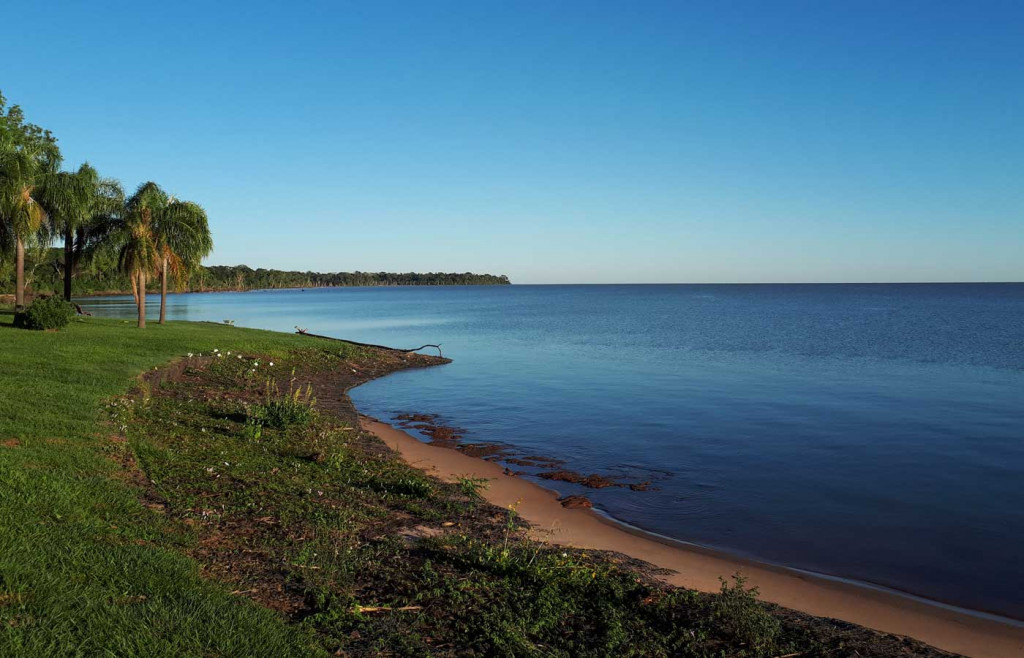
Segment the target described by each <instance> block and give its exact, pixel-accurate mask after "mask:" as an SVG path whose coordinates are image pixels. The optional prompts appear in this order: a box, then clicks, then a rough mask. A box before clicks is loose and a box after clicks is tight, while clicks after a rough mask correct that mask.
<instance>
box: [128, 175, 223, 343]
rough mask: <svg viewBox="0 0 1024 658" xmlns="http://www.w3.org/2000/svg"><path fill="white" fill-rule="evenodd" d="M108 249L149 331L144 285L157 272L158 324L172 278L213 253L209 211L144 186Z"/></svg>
mask: <svg viewBox="0 0 1024 658" xmlns="http://www.w3.org/2000/svg"><path fill="white" fill-rule="evenodd" d="M110 228H111V230H110V233H109V244H110V246H112V247H113V248H114V249H115V251H116V253H117V261H118V267H119V268H120V269H121V271H122V272H124V273H125V274H127V275H128V277H129V279H130V280H131V282H132V290H133V292H134V293H135V296H136V304H137V305H138V309H139V327H140V328H145V326H146V281H147V279H148V278H149V277H150V276H151V275H152V274H154V273H156V272H159V274H160V278H161V286H160V287H161V301H160V321H161V322H163V321H164V319H165V315H166V311H165V309H166V293H167V279H168V276H175V277H179V278H180V277H181V276H182V275H184V274H185V273H186V272H189V271H191V270H192V269H194V268H195V267H198V265H199V262H200V261H201V260H202V258H203V257H204V256H206V255H207V254H208V253H210V250H211V249H212V248H213V240H212V238H211V237H210V229H209V226H208V225H207V219H206V212H205V211H204V210H203V209H202V208H201V207H200V206H199V205H198V204H195V203H192V202H189V201H177V200H175V199H173V198H172V197H169V196H168V195H167V193H166V192H164V191H163V190H162V189H160V186H159V185H157V184H156V183H153V182H149V183H143V184H142V185H140V186H139V189H138V190H136V191H135V194H133V195H132V196H130V197H129V198H128V199H127V200H126V201H125V203H124V209H123V211H122V212H121V213H120V216H119V217H117V218H115V219H114V220H113V221H112V222H111V223H110Z"/></svg>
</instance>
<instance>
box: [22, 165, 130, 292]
mask: <svg viewBox="0 0 1024 658" xmlns="http://www.w3.org/2000/svg"><path fill="white" fill-rule="evenodd" d="M35 196H36V200H37V201H38V202H39V204H40V205H41V206H42V207H43V208H44V209H45V210H46V212H47V214H48V215H49V217H50V227H51V229H52V230H53V232H54V233H55V234H57V235H62V236H63V237H64V299H66V300H67V301H71V277H72V276H74V272H75V269H76V268H77V267H78V264H79V262H80V261H81V258H82V256H83V254H84V253H85V252H86V249H87V247H89V246H90V243H91V242H93V241H94V240H95V238H96V237H97V236H98V234H99V233H101V232H102V230H103V228H104V226H105V225H106V224H108V223H109V221H110V219H111V218H112V217H113V216H114V214H115V213H116V212H117V211H118V210H119V209H120V208H121V206H122V205H123V203H124V192H122V191H121V186H120V184H119V183H118V182H117V181H115V180H112V179H105V178H100V175H99V174H98V173H97V171H96V170H95V169H94V168H93V167H91V166H90V165H89V163H85V164H83V165H82V166H81V167H79V168H78V171H76V172H73V173H72V172H67V171H62V172H58V173H55V174H50V175H47V176H45V177H43V179H42V182H41V184H40V186H39V189H38V191H37V194H36V195H35Z"/></svg>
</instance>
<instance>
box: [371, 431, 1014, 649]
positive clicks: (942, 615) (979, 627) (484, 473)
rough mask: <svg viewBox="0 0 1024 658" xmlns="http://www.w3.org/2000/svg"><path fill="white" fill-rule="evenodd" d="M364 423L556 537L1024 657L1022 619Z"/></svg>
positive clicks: (934, 640) (671, 578)
mask: <svg viewBox="0 0 1024 658" xmlns="http://www.w3.org/2000/svg"><path fill="white" fill-rule="evenodd" d="M361 421H362V424H363V427H364V429H366V430H368V431H370V432H373V433H374V434H376V435H377V436H378V437H380V438H381V439H382V440H383V441H384V442H385V443H386V444H387V445H388V446H389V447H391V448H392V449H394V450H396V451H397V452H398V453H399V454H401V455H402V457H403V458H404V459H405V460H406V461H407V462H408V463H409V464H411V465H413V466H415V467H417V468H420V469H422V470H424V471H426V472H428V473H430V474H432V475H435V476H437V477H439V478H441V479H443V480H448V481H454V480H455V479H457V478H459V477H467V476H469V477H480V478H486V479H487V480H488V486H487V488H486V489H485V490H483V491H482V492H481V493H482V494H483V495H484V497H485V498H486V499H487V500H488V501H490V502H491V503H493V504H495V505H498V506H501V507H506V506H508V505H512V504H518V507H517V510H518V513H519V514H520V515H521V516H522V517H523V518H524V519H526V520H527V521H529V522H530V524H531V525H532V526H533V530H532V534H533V536H534V537H535V538H536V539H538V540H541V541H546V542H550V543H553V544H560V545H567V546H575V547H578V548H586V549H592V550H604V551H615V552H618V553H623V554H626V555H629V556H631V557H634V558H637V559H640V560H644V561H646V562H649V563H650V564H653V565H655V566H657V567H661V568H663V569H669V570H671V571H673V572H674V573H672V574H670V575H666V576H664V577H663V579H664V580H665V581H666V582H669V583H671V584H673V585H678V586H681V587H688V588H691V589H697V590H701V591H706V592H713V591H718V589H719V587H720V582H719V580H718V578H719V576H723V577H728V576H730V575H732V574H734V573H736V572H741V573H742V574H743V575H744V576H746V577H747V579H748V584H749V585H756V586H757V587H758V588H759V589H760V592H761V598H762V599H764V600H766V601H771V602H773V603H778V604H779V605H782V606H785V607H787V608H792V609H794V610H799V611H801V612H806V613H808V614H812V615H816V616H819V617H831V618H836V619H841V620H844V621H849V622H853V623H855V624H859V625H861V626H866V627H868V628H873V629H876V630H879V631H884V632H887V633H895V634H898V635H908V636H910V637H913V638H915V639H918V640H921V641H923V642H926V643H928V644H931V645H933V646H935V647H938V648H940V649H945V650H947V651H953V652H956V653H961V654H964V655H967V656H974V657H975V658H1013V657H1014V656H1022V657H1024V624H1011V623H1004V622H1001V621H999V620H996V619H993V618H989V617H985V616H980V615H973V614H968V613H965V612H962V611H959V610H955V609H950V608H949V607H946V606H942V605H940V604H934V603H930V602H926V601H922V600H919V599H915V598H912V597H909V596H901V595H899V594H896V593H893V592H889V591H885V590H876V589H873V588H871V587H866V586H861V585H857V584H854V583H848V582H842V581H835V580H831V579H828V578H825V577H822V576H817V575H814V574H806V573H802V572H798V571H794V570H790V569H785V568H781V567H774V566H771V565H765V564H761V563H757V562H753V561H750V560H744V559H742V558H737V557H733V556H729V555H726V554H723V553H718V552H715V551H712V550H709V549H703V548H701V547H698V546H692V545H688V544H684V543H679V542H672V541H671V540H668V539H664V538H661V537H657V536H654V535H650V534H648V533H644V532H642V531H639V530H635V529H632V528H629V527H628V526H625V525H622V524H618V523H616V522H614V521H611V520H609V519H607V518H605V517H603V516H601V515H600V514H597V513H596V512H594V511H592V510H589V509H585V508H574V509H568V508H565V507H563V506H562V504H561V503H560V502H559V501H558V496H557V494H556V493H555V492H553V491H551V490H549V489H545V488H544V487H541V486H540V485H537V484H534V483H533V482H529V481H527V480H524V479H521V478H518V477H514V476H510V475H506V474H505V472H504V468H503V467H502V466H499V465H498V464H494V463H492V462H489V461H486V460H483V459H479V458H476V457H471V456H469V455H465V454H463V453H461V452H459V451H457V450H452V449H449V448H442V447H438V446H432V445H428V444H426V443H423V442H422V441H419V440H418V439H416V438H415V437H413V436H411V435H409V434H407V433H405V432H403V431H401V430H399V429H395V428H393V427H391V426H390V425H387V424H385V423H380V422H377V421H375V420H373V419H370V418H367V417H361Z"/></svg>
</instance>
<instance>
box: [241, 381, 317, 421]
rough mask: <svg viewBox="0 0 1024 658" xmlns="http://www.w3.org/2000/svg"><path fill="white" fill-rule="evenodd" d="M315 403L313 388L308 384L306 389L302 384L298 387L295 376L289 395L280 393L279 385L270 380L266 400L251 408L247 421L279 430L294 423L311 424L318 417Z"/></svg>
mask: <svg viewBox="0 0 1024 658" xmlns="http://www.w3.org/2000/svg"><path fill="white" fill-rule="evenodd" d="M292 374H293V375H294V373H292ZM315 405H316V398H314V397H313V389H312V388H311V387H310V386H306V389H305V390H303V389H302V387H301V386H300V387H296V386H295V378H294V376H293V377H292V380H291V382H290V383H289V386H288V394H287V395H280V394H279V393H278V390H277V385H276V384H274V383H273V382H270V381H268V382H267V390H266V394H265V401H264V402H263V404H257V405H254V406H252V407H250V408H249V412H248V414H247V415H248V418H247V419H246V423H247V425H253V426H256V425H259V426H265V427H272V428H274V429H278V430H283V429H285V428H287V427H290V426H292V425H299V426H304V425H309V424H310V423H311V422H313V419H314V418H315V417H316V410H315V409H314V408H313V407H314V406H315ZM250 431H251V430H250Z"/></svg>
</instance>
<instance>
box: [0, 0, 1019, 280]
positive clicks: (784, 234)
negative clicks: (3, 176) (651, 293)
mask: <svg viewBox="0 0 1024 658" xmlns="http://www.w3.org/2000/svg"><path fill="white" fill-rule="evenodd" d="M16 22H17V26H14V27H12V26H11V25H8V26H7V29H4V30H3V34H2V38H0V90H2V91H3V93H4V94H5V95H6V96H7V97H8V99H9V101H10V102H13V103H18V104H20V105H22V107H23V108H24V109H25V111H26V114H27V115H28V118H29V119H30V120H32V121H34V122H36V123H39V124H41V125H43V126H45V127H48V128H50V129H52V130H53V131H54V132H55V133H56V134H57V136H58V137H59V139H60V143H61V146H62V148H63V151H64V153H65V157H66V162H67V164H68V165H69V166H77V165H78V164H79V163H81V162H82V161H84V160H86V159H88V160H89V161H90V162H91V163H92V164H93V165H95V166H96V167H97V168H98V169H99V170H100V172H101V173H104V174H106V175H111V176H115V177H117V178H120V179H121V180H122V181H123V182H124V183H125V184H126V186H128V187H134V186H135V185H138V184H139V183H141V182H143V181H145V180H148V179H152V180H155V181H157V182H158V183H160V184H161V185H163V186H164V187H165V188H167V189H168V190H169V191H171V192H172V193H174V194H176V195H177V196H179V197H181V198H186V199H191V200H194V201H198V202H200V203H202V204H203V205H204V206H205V207H206V208H207V210H208V211H209V213H210V219H211V225H212V228H213V230H214V238H215V240H216V243H217V247H216V250H215V252H214V254H213V255H212V256H211V258H210V259H209V260H208V262H209V263H213V264H238V263H246V264H249V265H252V266H263V267H278V268H286V269H303V270H306V269H310V270H319V271H338V270H364V271H380V270H387V271H413V270H415V271H437V270H444V271H476V272H490V273H495V274H508V275H509V276H510V277H512V279H513V281H514V282H517V283H557V282H734V281H752V282H771V281H929V280H942V281H949V280H973V281H983V280H1014V281H1021V280H1024V2H1020V1H1019V0H1013V1H1009V2H1001V3H1000V2H980V1H974V2H967V1H960V2H939V1H934V0H929V1H924V2H913V1H910V0H900V1H899V2H892V1H891V0H884V1H878V2H873V1H868V0H857V1H854V2H840V1H836V2H831V1H821V0H808V1H806V2H786V1H782V0H776V1H772V2H765V1H763V0H757V1H751V2H736V1H729V0H713V1H710V2H689V1H683V0H676V1H673V2H640V1H637V2H632V1H626V0H619V1H616V2H601V1H597V0H592V1H587V2H583V1H573V0H543V1H535V2H534V1H527V0H521V1H509V2H492V1H487V0H464V1H462V2H446V1H441V0H416V1H412V2H387V1H382V0H366V1H364V2H302V1H300V0H294V1H291V2H260V1H258V0H250V1H248V2H238V3H233V2H220V1H218V2H167V3H161V4H160V5H157V4H156V3H148V2H137V1H133V2H103V1H102V0H99V1H94V2H84V1H83V2H45V3H43V2H26V3H22V4H21V6H20V7H19V10H18V12H17V19H16Z"/></svg>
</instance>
